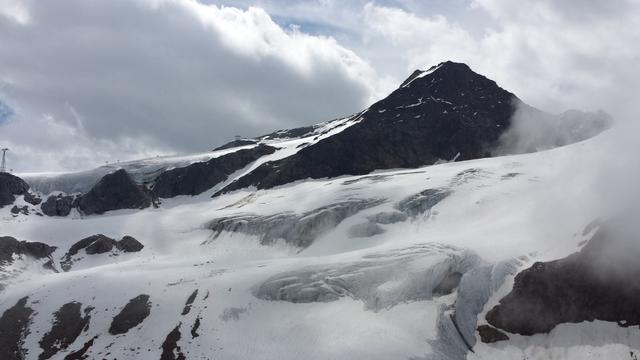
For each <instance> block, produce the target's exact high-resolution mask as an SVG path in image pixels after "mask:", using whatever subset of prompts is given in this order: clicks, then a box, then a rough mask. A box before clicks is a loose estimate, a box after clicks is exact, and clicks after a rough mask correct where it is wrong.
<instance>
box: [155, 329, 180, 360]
mask: <svg viewBox="0 0 640 360" xmlns="http://www.w3.org/2000/svg"><path fill="white" fill-rule="evenodd" d="M180 325H182V323H178V325H176V327H175V328H173V330H171V332H170V333H169V334H167V337H166V338H165V339H164V342H163V343H162V347H161V349H162V354H161V355H160V360H186V357H185V356H184V354H183V353H182V350H181V349H180V346H178V341H180V338H181V337H182V336H181V334H180Z"/></svg>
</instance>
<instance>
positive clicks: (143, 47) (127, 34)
mask: <svg viewBox="0 0 640 360" xmlns="http://www.w3.org/2000/svg"><path fill="white" fill-rule="evenodd" d="M7 4H9V3H7ZM7 4H5V3H2V4H0V5H2V9H3V11H2V12H0V13H1V14H5V15H6V14H7V13H10V14H14V15H12V16H5V17H0V43H2V44H3V46H2V47H0V101H2V102H4V103H6V104H8V105H9V106H10V107H11V108H12V109H13V110H14V112H15V113H16V116H15V117H14V119H12V120H10V121H9V122H7V123H6V124H4V125H0V126H1V127H0V143H5V144H10V145H12V146H13V147H14V148H15V150H14V152H13V156H14V157H16V161H18V160H19V168H20V169H22V170H40V169H64V168H83V167H87V166H91V165H92V164H95V163H99V162H102V161H105V160H115V159H116V158H121V159H124V158H134V157H138V156H143V155H146V154H149V153H154V152H167V151H194V150H205V149H207V148H210V147H211V146H213V145H216V144H220V143H222V142H224V141H225V140H229V139H232V138H233V135H235V134H240V135H245V136H251V135H259V134H260V133H263V132H267V131H271V130H274V129H277V128H285V127H294V126H302V125H307V124H311V123H315V122H319V121H323V120H327V119H330V118H332V117H337V116H341V115H348V114H349V113H352V112H355V111H358V110H360V109H361V108H362V107H364V106H366V105H367V104H368V103H369V102H370V101H372V100H373V99H374V98H375V96H377V95H378V94H379V92H378V85H377V80H376V78H377V76H376V74H375V71H374V70H373V69H372V68H371V66H369V65H368V64H367V63H366V62H365V61H363V60H362V59H361V58H360V57H358V55H356V54H355V53H354V52H353V51H351V50H348V49H346V48H344V47H342V46H340V45H339V44H338V43H337V42H336V41H335V40H334V39H333V38H331V37H326V36H311V35H307V34H304V33H301V32H299V31H295V30H289V29H286V30H285V29H282V28H281V27H280V26H279V25H277V24H275V23H274V22H273V21H272V20H271V18H270V17H269V15H268V14H267V13H266V12H265V11H263V10H261V9H258V8H249V9H247V10H239V9H235V8H228V7H218V6H213V5H203V4H201V3H199V2H196V1H194V0H133V1H85V0H61V1H55V2H50V1H35V0H33V1H24V2H21V3H13V2H11V3H10V4H18V5H20V6H19V8H20V9H22V10H21V11H23V13H24V14H27V15H25V16H26V19H28V21H20V20H19V18H18V17H17V16H16V15H15V14H16V11H15V10H12V9H13V8H12V7H9V6H5V5H7ZM44 114H46V116H45V115H44ZM43 119H49V120H46V121H45V120H43ZM80 119H81V120H80ZM52 124H56V125H55V126H54V125H52ZM35 128H38V131H39V132H41V133H44V134H47V133H49V134H51V135H50V136H49V138H50V139H49V141H47V142H45V143H44V144H46V146H44V144H43V143H42V142H40V141H39V140H37V137H36V136H34V134H33V130H34V129H35ZM61 129H65V131H62V130H61ZM54 138H55V139H54ZM54 140H55V141H54ZM82 146H86V148H83V147H82ZM68 149H73V150H72V151H67V150H68ZM51 152H55V155H54V156H51V158H47V157H48V155H47V154H49V153H51ZM79 153H83V154H86V156H77V154H79ZM43 158H47V161H46V162H43V161H40V162H39V161H38V160H37V159H43Z"/></svg>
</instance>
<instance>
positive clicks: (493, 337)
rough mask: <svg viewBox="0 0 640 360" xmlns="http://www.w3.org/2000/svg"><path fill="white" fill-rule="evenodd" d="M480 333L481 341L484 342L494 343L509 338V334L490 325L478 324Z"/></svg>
mask: <svg viewBox="0 0 640 360" xmlns="http://www.w3.org/2000/svg"><path fill="white" fill-rule="evenodd" d="M478 334H479V335H480V341H482V342H483V343H494V342H498V341H504V340H509V337H508V336H507V334H505V333H503V332H502V331H500V330H498V329H496V328H494V327H491V326H489V325H480V326H478Z"/></svg>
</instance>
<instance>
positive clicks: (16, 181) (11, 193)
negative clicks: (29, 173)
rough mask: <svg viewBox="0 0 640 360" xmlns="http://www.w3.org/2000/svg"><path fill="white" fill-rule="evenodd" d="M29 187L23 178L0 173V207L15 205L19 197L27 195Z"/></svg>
mask: <svg viewBox="0 0 640 360" xmlns="http://www.w3.org/2000/svg"><path fill="white" fill-rule="evenodd" d="M28 191H29V185H28V184H27V183H26V182H24V180H22V179H21V178H19V177H17V176H14V175H11V174H9V173H6V172H0V207H3V206H5V205H10V204H13V202H14V201H15V200H16V196H17V195H24V194H27V192H28Z"/></svg>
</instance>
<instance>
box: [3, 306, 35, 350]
mask: <svg viewBox="0 0 640 360" xmlns="http://www.w3.org/2000/svg"><path fill="white" fill-rule="evenodd" d="M28 299H29V298H28V297H23V298H22V299H20V300H18V302H17V303H16V304H15V305H14V306H12V307H11V308H9V309H7V310H6V311H5V312H4V313H3V314H2V316H0V359H11V360H13V359H24V358H25V357H24V349H23V348H22V346H23V342H24V338H25V337H26V336H27V334H28V332H29V322H30V318H31V315H32V314H33V309H32V308H30V307H29V306H27V300H28Z"/></svg>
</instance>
